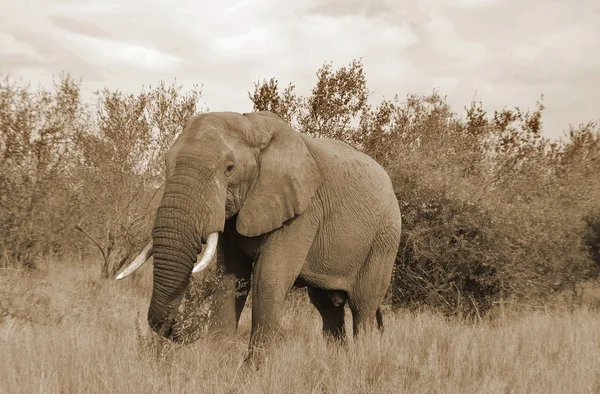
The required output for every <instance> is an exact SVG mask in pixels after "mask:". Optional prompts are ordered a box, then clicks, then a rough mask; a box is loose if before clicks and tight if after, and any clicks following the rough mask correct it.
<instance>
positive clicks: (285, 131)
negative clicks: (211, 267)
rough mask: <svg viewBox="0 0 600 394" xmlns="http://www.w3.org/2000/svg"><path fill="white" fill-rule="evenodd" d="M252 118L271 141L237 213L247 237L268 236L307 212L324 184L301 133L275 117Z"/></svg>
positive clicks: (262, 115) (239, 227) (260, 114)
mask: <svg viewBox="0 0 600 394" xmlns="http://www.w3.org/2000/svg"><path fill="white" fill-rule="evenodd" d="M252 116H253V117H254V118H255V119H256V120H257V121H256V122H255V125H256V126H257V127H262V128H265V129H268V130H264V131H265V132H266V133H268V134H271V138H270V140H269V142H268V144H267V145H266V146H265V147H264V148H263V149H262V150H261V152H260V157H259V163H258V164H259V165H258V167H259V173H258V178H257V180H256V182H255V183H254V185H253V186H252V187H251V189H250V190H249V191H248V195H247V197H246V200H245V201H244V204H243V205H242V208H241V209H240V211H239V212H238V218H237V223H236V226H237V231H238V232H239V233H240V234H242V235H244V236H247V237H253V236H257V235H260V234H264V233H268V232H269V231H271V230H274V229H276V228H278V227H280V226H281V225H282V224H283V222H285V221H286V220H288V219H290V218H292V217H293V216H294V215H299V214H301V213H302V212H304V210H305V209H306V208H307V207H308V205H309V204H310V201H311V199H312V197H313V195H314V194H315V192H316V190H317V188H318V187H319V186H320V184H321V174H320V172H319V169H318V168H317V164H316V163H315V160H314V158H313V157H312V155H311V153H310V152H309V150H308V148H307V147H306V144H305V143H304V140H303V139H302V137H301V135H300V133H299V132H297V131H295V130H294V129H293V128H292V127H290V126H289V125H288V124H287V123H285V122H284V121H282V120H281V119H280V118H278V117H276V116H275V115H270V114H263V113H259V114H252Z"/></svg>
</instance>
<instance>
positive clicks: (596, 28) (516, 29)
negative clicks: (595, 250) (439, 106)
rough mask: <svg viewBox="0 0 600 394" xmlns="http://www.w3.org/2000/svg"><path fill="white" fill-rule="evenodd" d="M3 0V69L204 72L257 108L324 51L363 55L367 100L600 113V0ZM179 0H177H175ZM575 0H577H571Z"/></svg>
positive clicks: (136, 81)
mask: <svg viewBox="0 0 600 394" xmlns="http://www.w3.org/2000/svg"><path fill="white" fill-rule="evenodd" d="M167 4H168V2H167V1H165V0H163V1H158V0H144V1H142V0H122V1H117V0H104V1H90V0H0V7H1V9H2V13H1V14H0V73H2V74H7V73H10V75H11V76H13V77H23V78H25V79H27V80H30V81H32V82H33V83H34V85H35V84H37V83H41V84H42V85H46V84H49V83H51V80H52V75H53V74H54V75H57V74H58V73H59V72H60V71H61V70H64V71H69V72H70V73H71V74H72V75H73V76H75V77H81V78H83V85H82V87H83V90H84V93H85V95H86V96H87V97H89V98H91V91H93V90H94V89H98V88H102V87H105V86H106V87H109V88H111V89H120V90H124V91H132V92H135V91H138V90H139V89H140V88H141V87H142V85H146V86H147V85H149V84H150V85H155V84H156V82H158V81H160V80H165V81H166V82H169V83H170V82H171V81H173V79H174V78H177V80H178V82H180V83H183V84H184V86H187V87H191V86H192V85H193V84H203V85H204V89H203V91H204V94H203V99H204V100H205V102H206V104H207V105H208V107H209V109H210V110H215V111H218V110H232V111H239V112H244V111H250V110H251V102H250V100H249V99H248V98H247V91H248V90H252V89H253V83H254V82H256V81H257V80H258V79H259V78H260V79H262V78H270V77H275V78H277V79H278V80H279V81H280V83H281V84H282V85H287V83H288V82H293V83H294V84H296V89H297V91H298V92H299V93H301V94H307V93H308V92H309V91H310V89H311V88H312V87H313V85H314V83H315V81H316V77H315V72H316V70H317V69H318V68H319V67H320V66H321V65H322V64H323V62H330V61H331V62H333V66H334V68H337V67H339V66H344V65H348V64H349V63H350V62H351V61H352V59H358V58H361V57H362V59H363V64H364V66H365V71H366V73H367V81H368V83H369V88H370V90H372V91H373V94H372V102H374V103H376V102H378V101H379V100H381V98H382V97H386V98H392V97H393V95H394V94H396V93H397V94H399V95H400V97H405V96H406V94H407V93H430V92H431V91H432V89H433V88H438V89H439V90H440V92H441V93H442V94H444V95H447V96H448V100H449V102H450V103H451V104H452V106H453V108H454V109H455V110H456V111H461V110H462V107H463V106H464V105H466V104H468V103H469V102H470V101H471V99H473V98H475V99H477V100H482V101H483V103H484V105H485V106H486V107H487V108H491V109H499V108H502V107H505V106H508V107H512V106H515V105H519V106H522V107H524V108H527V107H529V108H533V107H534V106H535V102H536V100H538V99H539V97H540V95H541V94H544V104H545V105H546V108H547V109H546V112H545V128H546V132H547V134H548V135H549V136H562V135H563V131H564V130H567V129H568V126H569V124H573V125H578V124H580V123H583V122H587V121H589V120H598V119H599V118H600V1H598V0H571V1H570V2H567V1H561V0H409V1H394V0H372V1H358V0H348V1H342V0H297V1H291V0H286V1H283V0H260V1H259V0H239V1H232V0H220V1H208V0H179V1H177V2H173V4H174V5H167ZM175 4H176V5H175ZM567 4H568V5H567Z"/></svg>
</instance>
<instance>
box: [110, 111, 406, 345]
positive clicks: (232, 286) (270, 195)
mask: <svg viewBox="0 0 600 394" xmlns="http://www.w3.org/2000/svg"><path fill="white" fill-rule="evenodd" d="M165 164H166V181H165V185H164V192H163V196H162V198H161V200H160V203H159V205H158V209H157V211H156V216H155V220H154V224H153V228H152V234H151V241H150V242H149V243H148V245H147V246H146V247H145V248H144V250H142V252H141V253H140V255H139V256H138V257H137V258H136V259H135V260H134V261H133V263H131V265H130V266H128V267H127V268H126V269H125V270H124V271H123V272H122V273H121V274H120V275H119V276H117V279H122V278H124V277H126V276H127V275H129V274H131V272H133V271H135V270H136V269H137V268H139V267H140V266H141V265H142V264H143V263H144V262H145V261H148V260H149V258H150V257H152V256H153V257H154V267H153V284H152V296H151V299H150V305H149V307H148V315H147V319H148V324H149V325H150V327H151V328H152V329H153V330H154V331H155V332H157V333H158V334H160V335H162V336H163V337H166V338H169V339H170V340H172V341H174V342H180V341H181V333H180V330H178V329H177V324H176V323H177V322H176V318H175V316H176V311H177V309H178V306H179V305H180V303H181V301H182V298H183V295H184V292H185V290H186V288H187V286H188V284H189V280H190V276H191V275H192V274H193V273H194V272H198V271H200V270H202V269H204V268H205V267H207V266H208V265H209V264H212V262H213V261H214V264H216V265H217V267H218V268H219V270H220V272H221V273H222V276H221V280H222V286H221V290H220V292H219V294H218V297H217V298H216V299H217V300H218V301H217V302H216V304H215V305H214V310H215V313H214V316H215V317H214V319H212V320H211V323H210V324H211V328H212V329H213V330H215V331H218V332H222V333H224V334H231V333H233V332H235V330H236V329H237V327H238V322H239V319H240V315H241V313H242V310H243V308H244V305H245V303H246V298H247V296H248V293H250V294H251V297H252V317H251V325H252V327H251V333H250V342H249V351H250V352H251V351H252V350H253V349H254V348H255V347H256V346H257V345H259V344H260V345H266V344H267V343H268V342H269V341H270V339H271V338H272V337H273V336H274V335H275V336H276V335H280V334H281V315H282V307H283V303H284V299H285V297H286V295H287V293H288V292H289V291H290V289H291V288H292V287H293V286H294V285H296V286H306V287H307V292H308V296H309V299H310V301H311V303H312V304H313V305H314V306H315V307H316V309H317V311H318V312H319V314H320V316H321V319H322V323H323V326H322V331H323V335H324V336H326V337H327V338H333V339H337V340H341V341H344V338H345V337H346V329H345V324H344V307H345V305H346V304H348V306H349V309H350V311H351V313H352V317H353V335H354V336H355V337H356V336H357V335H358V334H359V332H362V331H364V330H370V329H372V328H374V327H375V323H377V327H378V328H379V329H380V330H383V318H382V313H381V309H380V308H381V305H382V303H383V301H384V298H385V295H386V293H387V291H388V288H389V286H390V281H391V276H392V270H393V265H394V261H395V258H396V254H397V252H398V247H399V244H400V231H401V215H400V208H399V205H398V201H397V199H396V196H395V193H394V189H393V187H392V182H391V180H390V177H389V175H388V174H387V172H386V171H385V170H384V169H383V167H381V166H380V165H379V164H378V163H377V162H376V161H375V160H374V159H372V158H371V157H370V156H368V155H367V154H364V153H362V152H360V151H358V150H356V149H355V148H353V147H351V146H350V145H348V144H346V143H344V142H341V141H337V140H333V139H328V138H314V137H310V136H308V135H306V134H303V133H301V132H299V131H297V130H296V129H294V128H293V127H292V126H291V125H290V124H288V123H287V122H285V121H284V120H283V119H282V118H280V117H279V116H277V115H276V114H274V113H272V112H269V111H258V112H252V113H236V112H209V113H203V114H200V115H196V116H194V117H192V118H190V119H189V120H188V121H187V123H186V125H185V127H184V128H183V130H182V132H181V133H180V134H179V136H178V137H177V138H176V139H175V142H174V143H173V144H172V145H171V147H170V148H169V150H168V151H167V153H166V155H165ZM249 290H251V291H249Z"/></svg>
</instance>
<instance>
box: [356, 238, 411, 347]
mask: <svg viewBox="0 0 600 394" xmlns="http://www.w3.org/2000/svg"><path fill="white" fill-rule="evenodd" d="M399 238H400V230H399V229H396V228H390V229H387V230H385V231H382V232H380V233H379V234H378V235H377V236H376V237H375V240H374V242H373V246H372V247H371V251H370V252H369V254H368V256H367V258H366V259H365V262H364V264H363V266H362V267H361V268H360V270H359V273H358V275H357V278H359V279H357V281H356V283H355V284H354V286H353V288H352V290H351V291H350V293H349V295H348V304H349V306H350V310H351V311H352V326H353V327H352V328H353V335H354V337H356V336H357V335H358V334H359V332H360V331H363V330H365V331H369V330H372V329H374V328H375V324H376V323H377V327H378V328H379V330H380V331H383V316H382V314H381V309H380V306H381V304H382V303H383V300H384V298H385V294H386V292H387V290H388V288H389V285H390V278H391V275H392V270H393V268H394V261H395V259H396V253H397V245H398V244H397V242H398V240H399Z"/></svg>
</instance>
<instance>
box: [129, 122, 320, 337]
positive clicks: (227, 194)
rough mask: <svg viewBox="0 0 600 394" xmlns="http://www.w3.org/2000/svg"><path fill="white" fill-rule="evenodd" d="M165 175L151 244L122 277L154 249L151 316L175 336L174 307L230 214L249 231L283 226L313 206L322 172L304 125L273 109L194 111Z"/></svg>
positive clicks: (163, 332) (254, 233) (243, 231)
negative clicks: (302, 130)
mask: <svg viewBox="0 0 600 394" xmlns="http://www.w3.org/2000/svg"><path fill="white" fill-rule="evenodd" d="M166 175H167V179H166V184H165V189H164V194H163V197H162V200H161V202H160V205H159V207H158V210H157V212H156V219H155V222H154V227H153V229H152V245H150V244H149V245H148V246H147V247H146V249H144V251H142V253H141V254H140V256H139V257H138V258H137V259H136V261H134V263H132V265H131V266H130V267H128V268H127V269H126V270H125V271H127V272H125V271H124V272H123V273H122V274H121V275H119V277H118V279H120V278H122V277H124V276H126V275H127V274H129V273H131V272H132V271H133V270H135V269H136V268H137V267H139V266H140V265H141V264H142V263H143V262H144V261H146V260H147V259H148V258H149V257H150V255H153V256H154V282H153V288H152V299H151V301H150V307H149V309H148V322H149V324H150V327H152V329H154V330H155V331H156V332H158V333H159V334H161V335H163V336H166V337H169V338H171V339H173V340H175V341H176V340H178V335H177V334H176V332H175V331H176V330H173V325H174V320H175V317H174V316H175V312H176V311H177V308H178V306H179V304H180V302H181V300H182V298H183V295H184V292H185V289H186V287H187V286H188V283H189V278H190V275H191V274H192V269H193V267H194V263H196V259H197V256H198V254H199V253H200V252H201V251H202V247H203V246H202V244H207V241H208V244H207V247H206V249H210V250H211V252H210V253H204V255H205V256H204V260H203V262H202V263H200V265H201V266H204V265H205V264H206V262H207V261H209V260H211V259H212V257H214V249H215V248H216V242H217V238H218V234H219V233H220V232H222V231H223V229H224V226H225V221H226V220H227V219H229V218H232V217H234V216H235V215H237V218H235V227H236V229H237V232H239V233H240V234H241V235H244V236H247V237H252V236H257V235H260V234H264V233H267V232H269V231H271V230H273V229H276V228H278V227H280V226H281V225H282V224H283V222H285V221H286V220H288V219H290V218H292V217H293V216H294V215H297V214H300V213H302V212H303V211H304V210H305V209H306V208H307V207H308V205H309V203H310V200H311V198H312V197H313V195H314V193H315V191H316V189H317V188H318V186H319V185H320V183H321V177H320V173H319V170H318V168H317V165H316V163H315V161H314V159H313V157H312V155H311V153H310V152H309V150H308V148H307V146H306V145H305V143H304V139H303V138H302V136H301V135H300V133H298V132H297V131H295V130H294V129H292V128H291V127H290V126H289V125H288V124H287V123H285V122H284V121H283V120H282V119H280V118H279V117H277V116H276V115H274V114H272V113H270V112H257V113H251V114H245V115H242V114H237V113H231V112H222V113H208V114H202V115H199V116H196V117H194V118H192V119H190V120H189V121H188V123H187V125H186V127H185V129H184V130H183V131H182V133H181V134H180V136H179V137H178V138H177V140H176V141H175V143H174V144H173V146H172V147H171V148H170V149H169V151H168V152H167V155H166ZM136 265H137V266H136ZM197 268H198V267H197ZM194 271H196V269H194Z"/></svg>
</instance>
